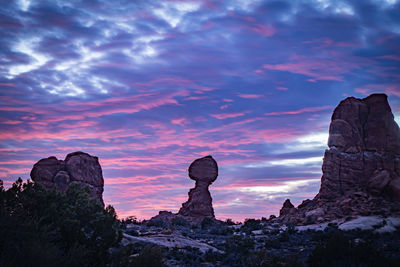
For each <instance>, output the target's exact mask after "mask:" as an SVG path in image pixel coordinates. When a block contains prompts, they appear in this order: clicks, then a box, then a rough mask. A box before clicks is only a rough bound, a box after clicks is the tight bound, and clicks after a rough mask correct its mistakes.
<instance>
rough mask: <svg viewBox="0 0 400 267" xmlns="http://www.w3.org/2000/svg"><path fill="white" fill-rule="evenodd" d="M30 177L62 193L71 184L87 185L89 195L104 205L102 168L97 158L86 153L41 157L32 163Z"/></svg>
mask: <svg viewBox="0 0 400 267" xmlns="http://www.w3.org/2000/svg"><path fill="white" fill-rule="evenodd" d="M31 178H32V180H33V181H34V182H37V183H40V184H42V185H43V186H44V187H45V188H47V189H51V188H53V187H55V188H56V189H57V190H59V191H60V192H62V193H65V191H66V190H67V189H68V187H69V186H70V185H71V184H80V185H83V186H87V187H89V189H90V194H91V196H92V197H94V198H96V199H98V200H99V201H100V202H101V204H102V205H104V202H103V190H104V179H103V173H102V169H101V166H100V163H99V160H98V158H97V157H94V156H91V155H89V154H87V153H84V152H80V151H78V152H73V153H70V154H68V155H67V157H66V158H65V160H58V159H57V158H56V157H49V158H45V159H41V160H39V161H38V162H37V163H35V164H34V165H33V169H32V171H31Z"/></svg>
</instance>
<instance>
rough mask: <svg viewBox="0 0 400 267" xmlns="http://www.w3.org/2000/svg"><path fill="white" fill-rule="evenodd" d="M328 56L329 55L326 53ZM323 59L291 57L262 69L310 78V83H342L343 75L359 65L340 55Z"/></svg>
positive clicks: (265, 65)
mask: <svg viewBox="0 0 400 267" xmlns="http://www.w3.org/2000/svg"><path fill="white" fill-rule="evenodd" d="M328 54H329V53H328ZM331 54H332V55H330V54H329V57H325V58H311V57H304V56H297V55H296V56H293V57H292V58H291V62H288V63H280V64H264V65H263V68H264V69H267V70H274V71H285V72H291V73H296V74H302V75H305V76H308V77H311V78H312V80H311V81H318V80H322V81H342V80H343V75H345V74H348V73H350V72H351V71H352V70H354V69H359V68H360V64H358V63H357V61H356V62H354V60H353V61H352V62H351V61H349V60H346V59H345V58H343V56H342V55H340V54H337V53H336V54H335V53H333V52H332V53H331Z"/></svg>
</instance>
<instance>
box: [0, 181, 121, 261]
mask: <svg viewBox="0 0 400 267" xmlns="http://www.w3.org/2000/svg"><path fill="white" fill-rule="evenodd" d="M120 238H121V232H120V230H119V223H118V220H117V216H116V213H115V210H114V208H113V207H112V206H108V207H106V208H105V209H104V208H103V207H102V205H101V204H100V203H99V201H98V200H96V199H93V198H91V197H90V196H89V189H88V188H82V187H81V186H80V185H78V184H74V185H71V186H70V187H69V188H68V190H67V192H66V193H65V194H61V193H59V192H58V191H56V190H55V189H53V190H48V191H47V190H45V189H44V188H43V187H42V186H40V185H39V184H35V183H32V182H30V181H28V182H27V183H23V181H22V179H21V178H19V179H18V180H17V181H16V182H15V183H14V184H13V185H12V187H11V188H9V189H8V190H5V189H4V187H3V183H2V182H1V181H0V266H93V265H95V266H105V264H106V262H107V255H108V249H109V248H110V247H112V246H114V245H116V244H117V243H118V242H119V240H120Z"/></svg>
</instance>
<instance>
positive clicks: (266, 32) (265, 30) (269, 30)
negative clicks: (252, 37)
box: [249, 24, 276, 37]
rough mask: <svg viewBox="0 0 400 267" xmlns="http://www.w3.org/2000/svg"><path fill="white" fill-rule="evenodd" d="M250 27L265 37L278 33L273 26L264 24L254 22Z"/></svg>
mask: <svg viewBox="0 0 400 267" xmlns="http://www.w3.org/2000/svg"><path fill="white" fill-rule="evenodd" d="M249 29H250V30H251V31H253V32H255V33H257V34H260V35H262V36H264V37H271V36H272V35H274V34H275V33H276V30H275V29H274V28H273V27H270V26H266V25H262V24H254V25H252V26H250V27H249Z"/></svg>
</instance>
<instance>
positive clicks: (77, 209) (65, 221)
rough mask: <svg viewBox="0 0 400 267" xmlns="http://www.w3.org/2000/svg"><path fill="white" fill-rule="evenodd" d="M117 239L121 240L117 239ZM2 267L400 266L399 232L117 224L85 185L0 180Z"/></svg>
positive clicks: (259, 223) (252, 224) (208, 222)
mask: <svg viewBox="0 0 400 267" xmlns="http://www.w3.org/2000/svg"><path fill="white" fill-rule="evenodd" d="M122 233H124V234H126V235H130V236H134V237H143V236H149V235H151V234H154V233H167V235H168V234H169V235H171V239H172V238H173V236H174V235H179V236H181V237H185V238H190V239H193V240H197V241H201V242H203V243H207V244H209V245H211V246H213V247H214V248H216V250H211V249H210V250H207V251H205V252H204V251H203V252H201V251H200V250H199V249H198V248H194V247H183V248H178V247H171V248H168V247H163V246H157V245H155V244H152V243H149V242H145V241H138V242H126V241H124V240H122V239H121V237H122ZM121 240H122V241H121ZM3 266H7V267H8V266H110V267H114V266H154V267H157V266H328V267H329V266H400V231H399V230H397V231H395V232H394V233H388V234H377V233H374V232H373V231H361V230H353V231H346V232H342V231H340V230H339V229H338V228H337V227H336V226H335V225H330V226H328V227H327V228H326V229H325V230H324V231H311V230H307V231H301V232H300V231H297V230H296V228H295V227H294V225H286V227H284V228H282V225H280V224H273V223H271V222H269V221H268V220H266V219H265V218H263V219H261V220H256V219H247V220H245V222H244V223H243V224H237V223H234V222H233V221H232V220H229V219H228V220H226V221H225V222H222V221H216V220H213V219H210V218H205V219H203V220H202V221H200V222H199V223H197V224H193V223H190V222H188V221H186V220H185V219H184V218H182V217H176V218H173V219H172V220H171V221H169V222H167V221H163V220H150V221H139V220H137V218H136V217H134V216H131V217H128V218H126V219H124V220H121V221H118V220H117V217H116V213H115V211H114V209H113V208H112V207H111V206H108V207H106V208H105V209H104V208H103V207H102V206H101V204H100V203H98V202H97V200H95V199H92V198H90V197H89V190H88V188H82V187H79V186H78V185H73V186H70V188H69V189H68V191H67V192H66V193H65V194H60V193H59V192H57V191H56V190H50V191H46V190H45V189H43V187H41V186H40V185H38V184H34V183H32V182H27V183H23V182H22V180H21V179H18V180H17V181H16V182H15V183H14V184H13V185H12V187H11V188H9V189H7V190H5V189H4V187H3V185H2V182H0V267H3Z"/></svg>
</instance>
